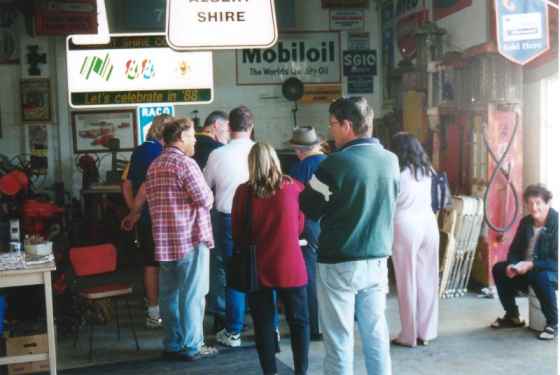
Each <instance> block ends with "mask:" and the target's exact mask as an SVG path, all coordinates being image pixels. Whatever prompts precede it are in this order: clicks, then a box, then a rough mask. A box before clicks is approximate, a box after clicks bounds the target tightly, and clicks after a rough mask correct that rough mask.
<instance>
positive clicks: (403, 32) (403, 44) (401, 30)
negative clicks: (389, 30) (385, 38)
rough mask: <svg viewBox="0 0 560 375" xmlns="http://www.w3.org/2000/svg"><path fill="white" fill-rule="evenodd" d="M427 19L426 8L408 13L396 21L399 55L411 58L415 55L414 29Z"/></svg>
mask: <svg viewBox="0 0 560 375" xmlns="http://www.w3.org/2000/svg"><path fill="white" fill-rule="evenodd" d="M427 20H428V11H427V10H426V9H424V10H421V11H419V12H416V13H412V14H409V15H408V16H405V17H402V18H400V19H399V20H398V21H397V45H398V46H399V51H400V52H401V55H402V56H403V57H404V58H406V59H411V58H413V57H414V56H415V55H416V35H415V34H416V31H417V30H418V28H419V27H420V26H421V25H422V24H424V23H425V22H426V21H427Z"/></svg>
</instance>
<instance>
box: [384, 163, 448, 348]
mask: <svg viewBox="0 0 560 375" xmlns="http://www.w3.org/2000/svg"><path fill="white" fill-rule="evenodd" d="M392 261H393V266H394V269H395V278H396V282H397V293H398V299H399V312H400V319H401V332H400V334H399V335H398V336H397V338H396V339H397V341H398V342H400V343H402V344H405V345H409V346H416V342H417V339H422V340H432V339H434V338H436V337H437V329H438V308H439V297H438V284H439V283H438V272H439V265H438V263H439V229H438V225H437V221H436V217H435V215H434V213H433V211H432V207H431V178H430V177H429V176H421V177H420V179H419V181H418V180H416V178H415V177H414V174H413V173H412V172H411V171H410V169H408V168H406V169H405V170H403V171H402V172H401V177H400V191H399V196H398V198H397V210H396V213H395V237H394V242H393V255H392Z"/></svg>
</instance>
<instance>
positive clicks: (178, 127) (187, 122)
mask: <svg viewBox="0 0 560 375" xmlns="http://www.w3.org/2000/svg"><path fill="white" fill-rule="evenodd" d="M192 127H194V123H193V122H192V120H191V119H190V118H188V117H181V118H175V119H173V120H170V121H169V122H168V123H167V124H166V125H165V129H163V141H164V142H165V145H166V146H171V145H172V144H173V143H175V142H177V141H178V140H179V139H181V134H182V133H183V132H184V131H185V130H189V129H190V128H192Z"/></svg>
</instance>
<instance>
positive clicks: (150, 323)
mask: <svg viewBox="0 0 560 375" xmlns="http://www.w3.org/2000/svg"><path fill="white" fill-rule="evenodd" d="M162 326H163V320H162V319H161V318H160V317H157V318H152V317H150V316H146V327H147V328H161V327H162Z"/></svg>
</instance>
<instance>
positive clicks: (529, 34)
mask: <svg viewBox="0 0 560 375" xmlns="http://www.w3.org/2000/svg"><path fill="white" fill-rule="evenodd" d="M494 5H495V9H496V25H497V42H498V51H499V52H500V54H501V55H502V56H504V57H505V58H506V59H508V60H511V61H513V62H515V63H517V64H520V65H525V64H527V63H528V62H530V61H532V60H534V59H536V58H537V57H539V56H540V55H542V54H543V53H545V52H546V51H548V49H549V48H550V40H549V35H548V7H547V5H546V2H545V1H543V0H494Z"/></svg>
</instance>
